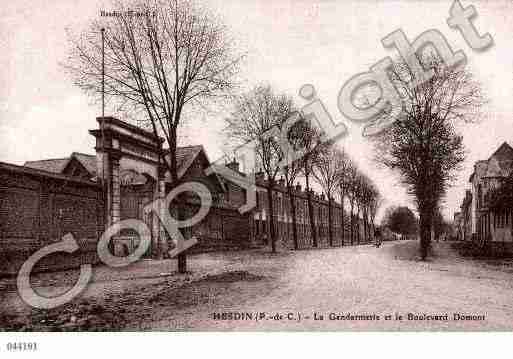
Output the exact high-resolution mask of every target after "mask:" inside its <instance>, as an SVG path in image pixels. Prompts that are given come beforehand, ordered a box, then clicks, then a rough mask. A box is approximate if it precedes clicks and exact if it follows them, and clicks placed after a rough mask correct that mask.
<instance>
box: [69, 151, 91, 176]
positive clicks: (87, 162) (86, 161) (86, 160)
mask: <svg viewBox="0 0 513 359" xmlns="http://www.w3.org/2000/svg"><path fill="white" fill-rule="evenodd" d="M71 158H76V159H77V160H78V162H80V164H82V166H84V167H85V169H86V170H87V171H88V172H89V173H91V174H92V175H93V176H94V175H96V156H95V155H88V154H85V153H80V152H73V153H72V154H71Z"/></svg>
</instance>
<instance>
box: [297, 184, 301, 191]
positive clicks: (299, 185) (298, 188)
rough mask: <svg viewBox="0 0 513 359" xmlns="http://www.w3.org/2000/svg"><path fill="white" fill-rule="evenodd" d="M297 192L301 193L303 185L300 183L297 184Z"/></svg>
mask: <svg viewBox="0 0 513 359" xmlns="http://www.w3.org/2000/svg"><path fill="white" fill-rule="evenodd" d="M296 191H297V192H301V184H300V183H298V184H296Z"/></svg>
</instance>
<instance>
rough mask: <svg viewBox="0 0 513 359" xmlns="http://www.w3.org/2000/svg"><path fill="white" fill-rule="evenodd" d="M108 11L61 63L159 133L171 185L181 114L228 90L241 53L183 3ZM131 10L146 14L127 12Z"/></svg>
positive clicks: (157, 0)
mask: <svg viewBox="0 0 513 359" xmlns="http://www.w3.org/2000/svg"><path fill="white" fill-rule="evenodd" d="M114 9H115V10H116V12H117V13H118V15H119V16H116V17H109V18H108V19H105V20H103V21H100V20H98V21H94V22H93V23H92V24H91V26H90V29H89V30H88V31H86V32H84V33H82V34H80V35H79V36H71V37H70V39H71V47H72V49H71V53H70V56H69V58H68V61H67V62H66V64H65V67H66V69H68V70H69V72H70V74H71V75H72V78H73V81H74V83H75V84H76V85H77V86H79V87H80V88H81V89H83V90H84V91H85V92H86V93H87V94H89V95H91V96H92V97H93V98H95V99H98V98H100V97H101V96H102V92H103V90H104V91H105V95H106V96H107V99H108V100H109V101H110V103H111V104H112V106H113V107H114V108H115V109H116V111H117V112H120V113H124V114H126V115H127V116H128V117H130V118H135V119H138V120H140V121H141V122H142V123H143V124H144V125H146V126H147V127H149V128H151V130H152V131H153V133H154V134H155V135H162V136H164V138H165V140H166V142H167V145H168V147H169V158H168V160H165V161H164V163H165V165H166V166H167V170H168V171H169V174H170V177H171V181H172V186H173V187H176V186H177V185H178V184H179V178H178V170H177V158H176V148H177V138H178V137H177V136H178V129H179V126H180V125H181V123H182V120H183V114H184V111H185V110H186V109H188V108H189V109H190V108H193V107H194V106H195V105H196V106H197V105H199V106H203V105H204V103H205V101H210V100H212V99H215V98H219V97H220V96H223V95H225V94H226V92H227V91H228V90H230V89H232V88H233V86H234V85H235V82H234V76H235V74H236V73H237V70H238V64H239V62H240V59H241V57H240V56H239V55H236V53H235V51H234V48H233V43H232V41H231V40H230V39H229V38H228V35H227V31H226V27H225V26H224V25H223V24H222V23H220V22H219V21H218V20H217V19H216V18H215V17H214V16H213V15H212V14H210V13H209V12H208V11H206V10H205V9H203V8H199V7H197V6H194V5H192V3H190V2H188V1H186V0H140V1H118V2H115V3H114ZM130 11H132V12H130ZM134 12H137V13H144V14H146V15H145V16H133V14H134ZM102 29H104V37H105V87H104V89H103V88H102V81H101V79H102V43H101V40H100V35H99V34H100V31H101V30H102ZM161 158H165V156H164V154H161ZM180 212H181V211H180V210H178V215H179V217H180ZM178 263H179V264H178V269H179V272H181V273H183V272H185V271H186V257H185V254H184V253H182V254H181V255H179V257H178Z"/></svg>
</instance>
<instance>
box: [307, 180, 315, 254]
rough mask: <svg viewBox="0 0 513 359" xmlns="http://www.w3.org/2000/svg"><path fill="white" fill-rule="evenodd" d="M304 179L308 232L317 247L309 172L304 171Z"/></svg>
mask: <svg viewBox="0 0 513 359" xmlns="http://www.w3.org/2000/svg"><path fill="white" fill-rule="evenodd" d="M305 181H306V202H307V204H308V217H309V219H310V233H311V235H312V241H313V246H314V247H316V248H317V246H318V243H317V233H316V232H315V216H314V209H313V204H312V191H311V190H310V173H309V172H308V171H307V172H306V173H305Z"/></svg>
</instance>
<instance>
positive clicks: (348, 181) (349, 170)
mask: <svg viewBox="0 0 513 359" xmlns="http://www.w3.org/2000/svg"><path fill="white" fill-rule="evenodd" d="M354 168H356V165H355V163H354V162H353V161H352V160H351V159H350V158H349V156H347V157H346V159H345V162H344V167H343V168H342V169H341V174H340V180H339V183H338V192H339V197H340V204H341V206H342V214H341V217H342V218H341V221H340V223H341V227H342V245H344V241H345V233H346V231H345V215H344V214H345V203H346V198H349V199H350V191H351V185H352V178H351V175H352V174H353V169H354ZM351 225H352V224H351Z"/></svg>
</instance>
